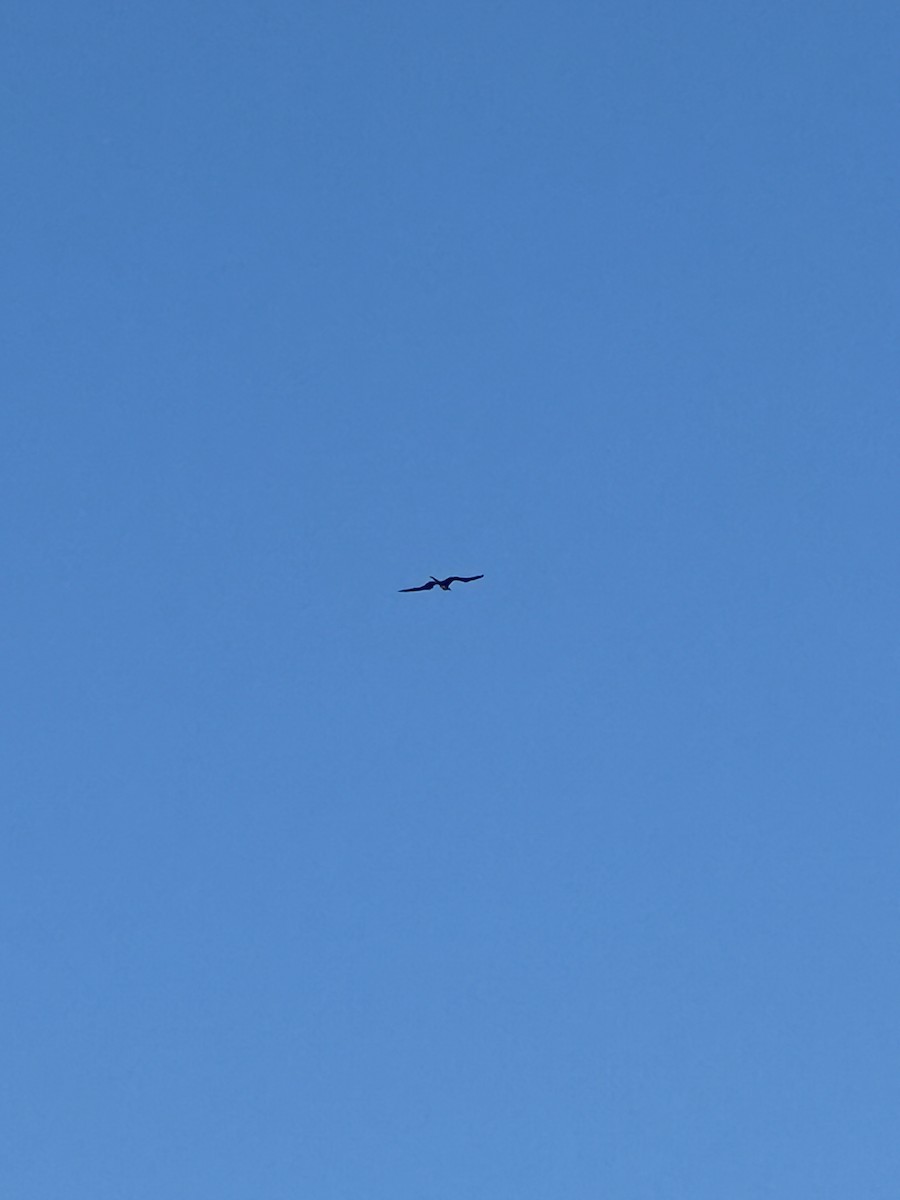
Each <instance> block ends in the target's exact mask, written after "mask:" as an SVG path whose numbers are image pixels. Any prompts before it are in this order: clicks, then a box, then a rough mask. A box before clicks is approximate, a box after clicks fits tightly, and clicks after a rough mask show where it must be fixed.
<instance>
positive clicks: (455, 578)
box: [444, 575, 484, 583]
mask: <svg viewBox="0 0 900 1200" xmlns="http://www.w3.org/2000/svg"><path fill="white" fill-rule="evenodd" d="M475 579H484V576H483V575H451V576H450V578H449V579H445V580H444V583H471V582H472V581H473V580H475Z"/></svg>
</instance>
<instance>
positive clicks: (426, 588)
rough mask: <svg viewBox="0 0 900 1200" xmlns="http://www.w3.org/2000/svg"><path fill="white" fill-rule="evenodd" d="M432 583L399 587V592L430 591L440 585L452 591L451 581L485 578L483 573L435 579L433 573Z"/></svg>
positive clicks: (469, 581)
mask: <svg viewBox="0 0 900 1200" xmlns="http://www.w3.org/2000/svg"><path fill="white" fill-rule="evenodd" d="M429 578H430V579H431V582H430V583H423V584H422V586H421V587H414V588H398V589H397V591H398V592H430V591H431V589H432V588H433V587H439V588H440V589H441V591H442V592H449V591H450V584H451V583H471V582H472V581H473V580H474V579H484V576H483V575H448V576H447V578H446V579H435V577H434V576H433V575H431V576H430V577H429Z"/></svg>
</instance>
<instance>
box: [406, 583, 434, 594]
mask: <svg viewBox="0 0 900 1200" xmlns="http://www.w3.org/2000/svg"><path fill="white" fill-rule="evenodd" d="M433 587H434V584H433V583H423V584H422V586H421V587H417V588H397V591H398V592H427V591H429V590H430V589H431V588H433Z"/></svg>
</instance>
